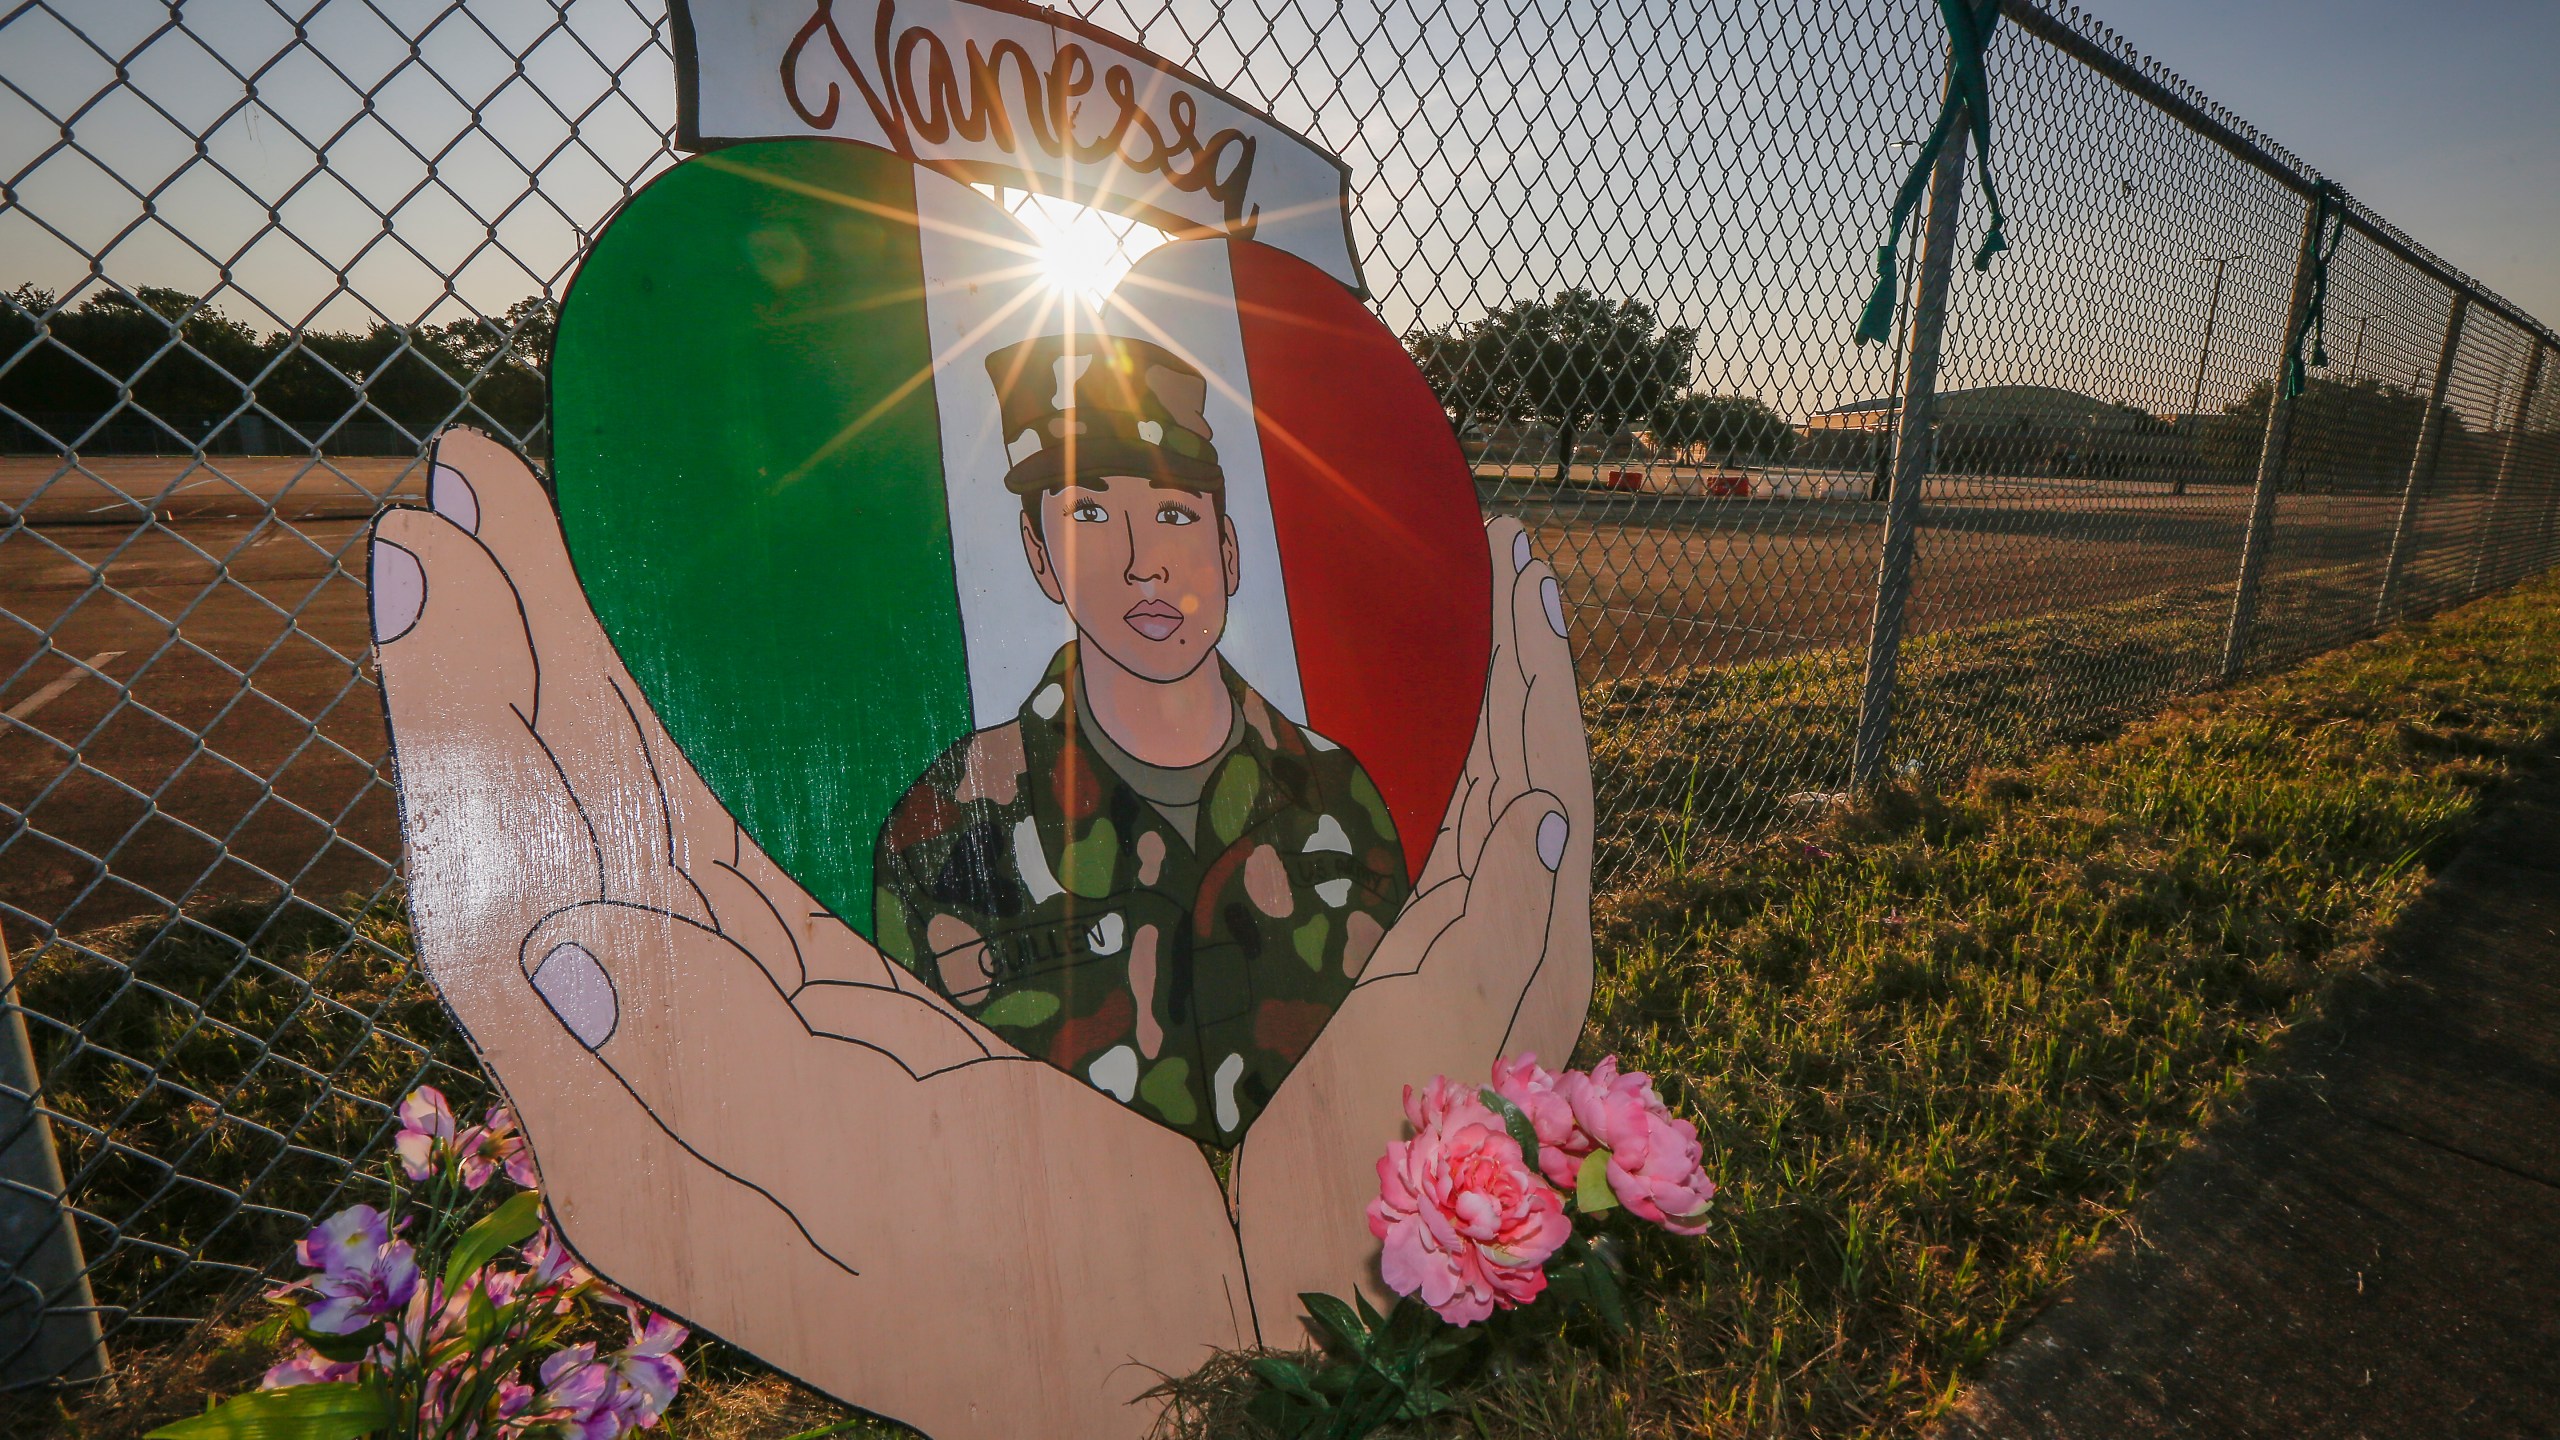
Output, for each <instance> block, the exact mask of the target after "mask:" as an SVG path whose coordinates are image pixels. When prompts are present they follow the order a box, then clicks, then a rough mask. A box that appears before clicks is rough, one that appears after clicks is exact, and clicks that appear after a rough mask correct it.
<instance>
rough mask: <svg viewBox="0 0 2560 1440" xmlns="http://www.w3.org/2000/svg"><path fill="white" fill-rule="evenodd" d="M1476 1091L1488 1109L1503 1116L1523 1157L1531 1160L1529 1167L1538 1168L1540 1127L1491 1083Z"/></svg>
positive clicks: (1504, 1122) (1504, 1123) (1503, 1122)
mask: <svg viewBox="0 0 2560 1440" xmlns="http://www.w3.org/2000/svg"><path fill="white" fill-rule="evenodd" d="M1476 1093H1477V1094H1479V1095H1481V1096H1483V1097H1484V1106H1485V1108H1486V1109H1488V1110H1490V1111H1492V1112H1493V1113H1494V1114H1496V1115H1499V1116H1501V1117H1502V1128H1503V1129H1505V1130H1508V1131H1510V1132H1511V1138H1512V1139H1514V1140H1517V1141H1519V1142H1520V1155H1521V1158H1522V1159H1525V1160H1527V1161H1528V1162H1529V1168H1530V1169H1532V1170H1535V1169H1537V1168H1538V1127H1537V1126H1535V1125H1532V1124H1530V1123H1529V1117H1528V1115H1527V1113H1526V1112H1524V1111H1522V1110H1521V1108H1520V1107H1519V1106H1517V1105H1514V1104H1512V1103H1511V1102H1510V1101H1508V1100H1505V1099H1503V1098H1502V1092H1500V1091H1498V1090H1496V1089H1494V1088H1493V1087H1492V1086H1490V1085H1487V1086H1485V1087H1484V1088H1483V1089H1481V1090H1478V1091H1477V1092H1476Z"/></svg>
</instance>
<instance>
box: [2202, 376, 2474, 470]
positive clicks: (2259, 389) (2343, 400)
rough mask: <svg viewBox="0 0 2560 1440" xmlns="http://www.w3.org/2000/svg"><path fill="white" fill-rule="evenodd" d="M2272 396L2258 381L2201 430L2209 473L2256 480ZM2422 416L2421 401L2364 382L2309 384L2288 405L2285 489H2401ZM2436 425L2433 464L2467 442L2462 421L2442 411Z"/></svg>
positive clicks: (2272, 391)
mask: <svg viewBox="0 0 2560 1440" xmlns="http://www.w3.org/2000/svg"><path fill="white" fill-rule="evenodd" d="M2274 394H2275V385H2274V383H2273V382H2272V381H2267V380H2261V381H2259V382H2258V383H2257V384H2255V385H2253V386H2251V387H2250V388H2249V392H2248V393H2247V394H2245V395H2243V396H2241V397H2240V398H2239V399H2238V400H2235V401H2233V402H2232V403H2230V404H2228V405H2226V406H2224V407H2223V408H2222V413H2221V414H2220V415H2218V416H2215V417H2213V418H2211V419H2208V420H2207V421H2205V422H2204V429H2203V433H2202V440H2201V444H2202V447H2203V450H2204V459H2205V462H2206V464H2207V465H2208V466H2210V467H2211V468H2212V469H2214V470H2216V471H2219V472H2220V473H2222V474H2224V475H2226V476H2228V477H2230V478H2232V479H2233V480H2235V481H2241V482H2246V481H2247V480H2249V479H2250V478H2251V477H2252V476H2254V475H2255V474H2256V473H2257V468H2258V452H2259V450H2260V449H2261V447H2263V445H2264V444H2265V441H2266V431H2267V405H2268V402H2269V400H2270V399H2271V398H2272V397H2273V396H2274ZM2426 410H2427V398H2426V397H2425V396H2424V395H2421V394H2419V393H2417V392H2415V391H2413V390H2409V389H2406V388H2403V387H2401V386H2398V385H2394V384H2391V383H2389V382H2387V381H2382V380H2377V379H2374V378H2373V377H2371V376H2363V377H2359V378H2357V379H2354V380H2329V379H2323V378H2320V377H2318V376H2314V377H2312V379H2311V381H2310V383H2308V384H2307V385H2305V386H2304V387H2303V391H2302V393H2301V394H2300V395H2297V396H2295V397H2294V401H2293V418H2292V420H2291V422H2290V423H2289V426H2288V432H2289V433H2288V439H2287V442H2286V445H2285V466H2284V477H2285V482H2286V484H2287V485H2288V487H2290V488H2293V489H2297V490H2301V489H2320V490H2334V489H2338V488H2340V487H2342V486H2343V487H2348V488H2355V489H2368V490H2370V489H2385V490H2387V489H2390V488H2392V487H2394V486H2396V485H2400V484H2403V483H2405V482H2406V481H2407V479H2408V475H2409V462H2410V460H2411V459H2412V458H2413V457H2414V455H2415V454H2416V451H2417V448H2418V431H2419V428H2420V427H2421V426H2422V425H2423V424H2424V423H2425V420H2426ZM2439 418H2440V420H2441V422H2442V425H2443V429H2444V445H2445V448H2444V449H2443V450H2441V451H2439V452H2438V453H2439V456H2440V457H2442V456H2444V455H2447V454H2458V453H2460V452H2461V451H2462V449H2463V447H2464V443H2465V438H2466V437H2465V435H2464V426H2463V423H2462V417H2461V416H2460V415H2459V414H2458V413H2457V412H2455V411H2454V409H2453V407H2451V406H2449V405H2448V406H2445V407H2442V409H2441V411H2440V416H2439Z"/></svg>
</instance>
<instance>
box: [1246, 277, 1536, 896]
mask: <svg viewBox="0 0 2560 1440" xmlns="http://www.w3.org/2000/svg"><path fill="white" fill-rule="evenodd" d="M1228 253H1229V255H1230V257H1231V259H1232V263H1233V273H1234V277H1235V295H1236V312H1237V316H1238V318H1239V320H1240V321H1241V322H1242V325H1243V330H1244V353H1245V365H1246V368H1247V371H1248V372H1249V375H1250V378H1251V382H1252V387H1253V409H1254V418H1255V422H1256V423H1257V425H1258V426H1259V427H1260V429H1261V432H1262V464H1263V472H1264V474H1265V475H1266V476H1268V477H1269V482H1270V489H1271V520H1272V525H1273V527H1274V528H1275V529H1276V530H1277V531H1278V534H1279V542H1280V560H1281V565H1282V568H1283V573H1284V574H1285V575H1286V577H1287V585H1288V593H1289V625H1290V629H1291V631H1292V632H1293V633H1294V635H1295V639H1296V645H1297V652H1298V676H1299V681H1300V684H1301V685H1302V686H1303V687H1304V690H1305V693H1306V699H1307V723H1308V724H1309V725H1312V726H1314V727H1315V729H1316V731H1317V733H1319V734H1321V735H1324V736H1325V737H1326V738H1328V739H1330V740H1333V741H1334V742H1336V743H1337V744H1340V745H1343V746H1346V747H1348V748H1349V749H1350V751H1351V753H1352V754H1353V755H1355V756H1357V757H1358V758H1359V761H1360V764H1361V766H1362V767H1363V768H1365V769H1366V770H1367V771H1368V772H1369V776H1370V778H1371V779H1373V780H1375V781H1376V782H1377V784H1378V789H1379V790H1380V791H1381V792H1382V793H1383V794H1384V795H1385V796H1386V801H1387V808H1388V810H1389V811H1390V812H1391V813H1392V814H1393V815H1394V817H1395V822H1396V834H1397V837H1398V838H1399V839H1400V840H1402V841H1403V844H1404V855H1405V865H1406V867H1407V869H1408V870H1409V871H1411V872H1412V873H1413V874H1414V875H1416V876H1419V875H1420V874H1421V872H1422V863H1423V861H1424V860H1425V859H1426V858H1428V857H1429V855H1430V851H1431V842H1432V838H1433V836H1434V835H1435V834H1436V833H1437V832H1438V830H1439V828H1440V821H1441V819H1442V817H1443V816H1444V815H1445V814H1446V812H1447V810H1448V806H1449V795H1450V792H1451V791H1452V790H1454V789H1455V788H1456V786H1457V783H1458V774H1459V772H1460V771H1461V770H1462V769H1463V768H1464V767H1465V765H1466V761H1467V747H1468V744H1469V743H1470V742H1471V741H1472V740H1473V739H1474V736H1475V728H1476V715H1477V712H1478V711H1479V710H1480V709H1481V708H1482V706H1483V704H1484V680H1485V664H1486V658H1487V656H1488V654H1489V653H1490V651H1491V649H1492V646H1493V617H1492V605H1493V591H1492V584H1493V581H1492V576H1491V575H1490V573H1488V571H1487V568H1486V563H1487V562H1486V558H1485V543H1484V520H1483V517H1482V516H1481V515H1480V514H1479V513H1478V511H1477V508H1476V488H1475V480H1474V478H1473V476H1472V475H1471V474H1470V472H1469V471H1468V469H1467V463H1466V457H1465V456H1464V455H1462V454H1461V453H1460V452H1459V450H1458V438H1457V436H1456V435H1455V434H1454V433H1452V432H1451V430H1450V429H1449V420H1448V416H1447V415H1446V413H1444V412H1443V411H1442V410H1441V408H1440V402H1439V400H1438V399H1437V398H1436V397H1435V396H1433V395H1432V393H1431V387H1430V386H1429V385H1428V384H1426V383H1425V382H1424V381H1423V378H1422V372H1421V371H1420V370H1419V369H1417V368H1416V367H1415V365H1414V363H1413V359H1412V357H1411V356H1409V355H1407V354H1406V353H1405V349H1404V346H1403V345H1402V344H1400V343H1399V342H1398V341H1397V340H1396V337H1395V335H1394V334H1393V333H1392V332H1390V331H1389V330H1388V329H1387V327H1386V326H1385V325H1383V324H1380V323H1379V321H1378V318H1377V317H1376V316H1375V315H1372V314H1370V313H1369V311H1368V309H1367V308H1366V307H1365V306H1363V305H1361V303H1360V302H1359V301H1357V300H1355V299H1353V298H1352V296H1351V293H1350V292H1349V291H1347V290H1345V289H1343V288H1342V286H1341V285H1340V284H1339V283H1337V282H1336V281H1334V280H1333V279H1332V277H1330V276H1328V275H1326V274H1325V273H1324V272H1323V271H1321V270H1318V269H1316V268H1315V267H1314V266H1313V265H1310V264H1308V263H1307V262H1305V261H1304V260H1300V259H1298V258H1297V257H1296V256H1294V255H1290V254H1288V253H1286V252H1285V251H1281V250H1275V249H1273V248H1271V247H1270V246H1267V245H1257V244H1254V243H1252V242H1251V241H1242V240H1238V241H1230V242H1228Z"/></svg>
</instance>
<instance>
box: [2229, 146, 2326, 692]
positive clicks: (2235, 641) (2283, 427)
mask: <svg viewBox="0 0 2560 1440" xmlns="http://www.w3.org/2000/svg"><path fill="white" fill-rule="evenodd" d="M2302 211H2303V213H2302V248H2301V249H2300V250H2299V251H2298V252H2296V254H2295V255H2294V260H2293V302H2292V303H2291V304H2289V305H2287V306H2286V307H2285V312H2284V313H2285V321H2284V340H2285V353H2284V355H2283V356H2282V357H2280V358H2279V359H2278V360H2277V361H2276V374H2275V384H2274V386H2273V388H2272V389H2271V390H2270V391H2269V393H2268V395H2267V434H2266V439H2265V440H2264V441H2263V442H2262V443H2261V444H2260V445H2259V448H2258V483H2257V487H2256V488H2255V489H2254V490H2252V491H2251V492H2250V496H2249V533H2248V535H2247V537H2246V538H2245V539H2243V540H2242V541H2241V542H2240V582H2239V584H2238V585H2237V586H2236V587H2234V589H2233V591H2232V595H2231V630H2230V633H2229V634H2228V635H2226V636H2225V637H2224V639H2223V642H2222V678H2223V681H2224V682H2225V683H2229V682H2230V681H2233V680H2237V679H2239V678H2240V672H2241V670H2242V669H2244V668H2245V667H2246V666H2247V665H2248V663H2249V629H2250V626H2251V625H2252V624H2254V623H2255V622H2256V620H2257V609H2258V577H2259V574H2260V572H2262V571H2263V570H2265V568H2266V564H2267V544H2268V541H2269V540H2270V539H2271V538H2272V537H2271V532H2272V531H2273V530H2274V529H2275V521H2276V484H2277V482H2278V481H2279V480H2281V479H2282V478H2283V476H2284V456H2285V447H2286V446H2287V444H2289V443H2290V441H2291V440H2292V433H2291V432H2292V429H2293V397H2292V396H2291V395H2288V394H2286V393H2285V377H2286V375H2287V373H2288V372H2289V369H2290V366H2291V363H2292V359H2293V343H2294V337H2295V336H2297V335H2300V334H2301V333H2302V321H2303V317H2304V316H2305V315H2306V314H2308V313H2309V312H2310V309H2311V272H2312V270H2313V269H2314V268H2315V267H2316V266H2318V264H2319V263H2320V222H2321V220H2322V219H2323V218H2325V217H2326V215H2327V209H2326V207H2324V206H2323V205H2321V203H2320V201H2319V198H2318V197H2317V196H2305V197H2303V202H2302Z"/></svg>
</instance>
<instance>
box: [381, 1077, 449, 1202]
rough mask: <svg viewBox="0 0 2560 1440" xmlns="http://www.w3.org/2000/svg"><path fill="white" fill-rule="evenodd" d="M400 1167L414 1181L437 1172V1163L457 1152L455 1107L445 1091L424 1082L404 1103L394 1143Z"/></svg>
mask: <svg viewBox="0 0 2560 1440" xmlns="http://www.w3.org/2000/svg"><path fill="white" fill-rule="evenodd" d="M391 1148H392V1150H393V1152H394V1153H396V1154H397V1155H398V1156H399V1157H400V1170H401V1173H402V1174H405V1175H407V1176H408V1177H409V1178H410V1179H412V1180H424V1179H426V1178H427V1177H428V1176H431V1175H433V1174H435V1173H436V1162H438V1161H439V1160H442V1159H443V1158H444V1157H445V1156H447V1155H450V1154H452V1153H453V1107H452V1106H451V1105H448V1104H446V1103H445V1099H444V1092H443V1091H441V1090H438V1089H437V1088H436V1087H434V1086H433V1085H421V1086H419V1087H418V1088H417V1089H415V1090H412V1091H410V1092H409V1098H408V1099H406V1100H403V1101H401V1102H400V1134H399V1136H398V1138H396V1139H394V1140H393V1141H392V1142H391Z"/></svg>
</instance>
